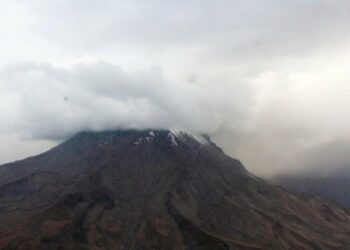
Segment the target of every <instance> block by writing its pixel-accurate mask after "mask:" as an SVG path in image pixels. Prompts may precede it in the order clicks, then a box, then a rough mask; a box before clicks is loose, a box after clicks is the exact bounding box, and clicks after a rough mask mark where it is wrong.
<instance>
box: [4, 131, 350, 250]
mask: <svg viewBox="0 0 350 250" xmlns="http://www.w3.org/2000/svg"><path fill="white" fill-rule="evenodd" d="M0 222H1V223H0V249H16V250H17V249H113V250H114V249H126V250H127V249H191V250H192V249H208V250H209V249H210V250H212V249H350V214H349V213H348V212H347V211H346V210H344V209H342V208H340V207H337V206H336V205H334V204H332V203H330V202H327V201H323V200H321V199H320V198H310V197H307V196H302V195H295V194H291V193H288V192H286V191H284V190H283V189H281V188H279V187H276V186H273V185H270V184H268V183H267V182H265V181H263V180H261V179H258V178H255V177H254V176H252V175H251V174H249V173H248V172H247V171H246V170H245V169H244V167H243V166H242V164H241V163H240V162H239V161H238V160H235V159H232V158H230V157H228V156H226V155H225V154H224V153H223V152H222V151H221V150H220V149H219V148H217V147H216V146H215V145H214V144H213V143H211V142H210V140H209V139H208V138H204V137H200V136H194V135H191V134H187V133H181V132H172V131H169V130H160V131H159V130H158V131H156V130H155V131H151V130H147V131H135V130H129V131H111V132H99V133H95V132H83V133H80V134H78V135H76V136H74V137H73V138H72V139H71V140H69V141H67V142H65V143H63V144H61V145H59V146H57V147H55V148H53V149H52V150H50V151H48V152H46V153H44V154H41V155H39V156H35V157H32V158H28V159H25V160H23V161H18V162H14V163H10V164H6V165H3V166H0Z"/></svg>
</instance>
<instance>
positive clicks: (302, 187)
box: [273, 175, 350, 208]
mask: <svg viewBox="0 0 350 250" xmlns="http://www.w3.org/2000/svg"><path fill="white" fill-rule="evenodd" d="M273 181H274V182H275V183H277V184H279V185H281V186H283V187H285V188H286V189H287V190H290V191H293V192H299V193H306V194H311V195H317V196H320V197H322V198H326V199H330V200H333V201H336V202H338V203H340V204H342V205H343V206H345V207H347V208H350V193H349V190H350V177H349V176H348V175H340V176H324V177H320V176H314V177H308V176H288V175H285V176H279V177H275V178H274V180H273Z"/></svg>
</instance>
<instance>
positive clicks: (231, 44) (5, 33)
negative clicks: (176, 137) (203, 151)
mask: <svg viewBox="0 0 350 250" xmlns="http://www.w3.org/2000/svg"><path fill="white" fill-rule="evenodd" d="M349 11H350V2H349V1H345V0H340V1H308V0H307V1H305V0H293V1H289V0H286V1H280V0H268V1H258V0H249V1H246V0H244V1H243V0H234V1H232V0H219V1H209V0H208V1H207V0H201V1H199V0H198V1H197V0H194V1H183V0H180V1H175V2H170V1H159V0H150V1H147V2H140V1H111V0H98V1H97V0H90V1H79V0H77V1H70V0H57V1H56V0H53V1H46V0H25V1H24V0H16V1H10V0H5V1H2V2H1V3H0V31H1V32H0V54H1V58H0V119H1V123H0V140H1V141H2V143H3V144H2V147H0V149H5V148H6V145H14V146H8V148H11V149H12V151H11V150H9V149H6V150H2V152H3V153H2V154H1V153H0V162H4V161H8V160H15V159H18V158H20V157H23V156H27V155H30V154H32V153H35V152H39V151H42V150H43V149H44V148H45V147H49V146H51V145H53V144H54V143H57V142H58V141H60V140H62V139H64V138H67V137H68V136H70V135H71V134H73V133H75V132H77V131H79V130H82V129H97V130H102V129H112V128H118V127H136V128H139V127H158V128H162V127H182V128H187V129H191V130H196V131H199V132H207V133H209V134H210V135H211V136H212V137H213V138H214V140H215V141H216V142H217V143H218V144H219V145H220V146H222V147H224V149H225V150H226V152H228V153H229V154H231V155H233V156H235V157H238V158H240V159H241V160H243V162H244V163H245V164H246V165H247V166H248V168H249V169H250V170H252V171H253V172H255V173H257V174H260V175H272V174H275V173H279V172H285V171H292V172H293V171H305V169H310V170H311V169H316V171H321V170H322V171H326V170H327V171H328V170H331V169H337V168H340V166H342V167H343V166H345V165H347V166H349V168H350V159H348V158H347V157H346V154H342V153H336V155H338V156H337V157H335V156H334V157H331V154H330V155H329V157H328V153H330V152H333V151H332V150H331V149H330V148H333V145H336V146H334V147H336V148H339V149H335V152H343V151H344V149H346V148H347V146H346V145H348V144H350V139H349V136H348V128H349V126H350V118H349V117H350V116H349V115H348V114H347V110H348V107H349V105H350V101H349V100H350V98H349V97H350V87H349V84H348V83H349V81H350V76H349V74H348V72H349V66H348V65H350V59H349V58H350V46H349V44H350V43H349V40H350V29H349V28H348V24H349V23H350V15H349ZM38 140H40V141H38ZM338 142H339V143H338ZM340 142H341V143H340ZM348 142H349V143H348ZM29 144H31V145H33V147H32V148H31V150H29V149H28V148H29V147H28V145H29ZM330 145H331V146H330ZM325 148H327V150H325ZM342 150H343V151H342ZM327 152H328V153H327ZM322 159H323V160H322ZM326 159H327V160H326ZM320 161H321V162H322V164H321V163H320Z"/></svg>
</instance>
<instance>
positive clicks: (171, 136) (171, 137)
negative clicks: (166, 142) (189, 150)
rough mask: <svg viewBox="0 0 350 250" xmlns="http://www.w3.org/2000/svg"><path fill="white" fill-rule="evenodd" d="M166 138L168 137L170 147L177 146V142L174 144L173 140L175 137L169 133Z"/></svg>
mask: <svg viewBox="0 0 350 250" xmlns="http://www.w3.org/2000/svg"><path fill="white" fill-rule="evenodd" d="M168 137H170V139H171V145H172V146H177V145H178V144H177V142H176V139H175V135H174V134H172V133H169V134H168Z"/></svg>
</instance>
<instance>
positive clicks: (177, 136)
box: [168, 129, 209, 145]
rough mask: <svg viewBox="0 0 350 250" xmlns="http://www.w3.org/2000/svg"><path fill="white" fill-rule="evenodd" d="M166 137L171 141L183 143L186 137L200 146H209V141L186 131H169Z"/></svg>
mask: <svg viewBox="0 0 350 250" xmlns="http://www.w3.org/2000/svg"><path fill="white" fill-rule="evenodd" d="M168 136H169V137H171V138H172V141H175V142H176V139H179V140H182V141H184V140H185V139H186V138H185V136H188V137H191V138H192V139H194V140H195V141H197V142H198V143H200V144H202V145H206V144H209V141H208V140H207V139H206V138H204V137H203V136H202V135H200V134H197V133H193V132H190V131H186V130H177V129H170V133H169V134H168ZM173 138H174V139H173Z"/></svg>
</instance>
